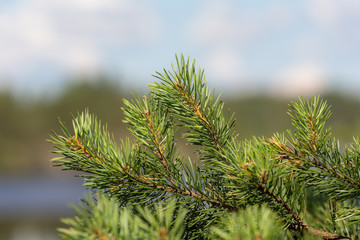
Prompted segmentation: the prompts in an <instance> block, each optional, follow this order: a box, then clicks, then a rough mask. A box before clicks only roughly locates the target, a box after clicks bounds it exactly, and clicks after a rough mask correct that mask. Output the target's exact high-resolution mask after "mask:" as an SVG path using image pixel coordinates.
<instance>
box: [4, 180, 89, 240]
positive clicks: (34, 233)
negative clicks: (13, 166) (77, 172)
mask: <svg viewBox="0 0 360 240" xmlns="http://www.w3.org/2000/svg"><path fill="white" fill-rule="evenodd" d="M85 192H86V189H85V187H83V186H82V179H81V178H69V179H64V178H55V177H49V176H30V177H26V178H15V177H0V239H4V240H5V239H6V240H20V239H24V240H45V239H46V240H48V239H50V240H51V239H58V237H57V233H56V228H57V227H59V226H60V222H59V219H60V218H62V217H69V216H72V215H73V211H72V210H71V208H70V207H69V203H78V202H79V199H81V198H82V197H83V196H84V193H85Z"/></svg>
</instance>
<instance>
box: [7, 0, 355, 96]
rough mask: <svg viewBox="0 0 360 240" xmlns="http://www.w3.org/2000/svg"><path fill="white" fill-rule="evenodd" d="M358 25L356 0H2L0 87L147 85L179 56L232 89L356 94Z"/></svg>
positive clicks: (221, 87) (43, 89)
mask: <svg viewBox="0 0 360 240" xmlns="http://www.w3.org/2000/svg"><path fill="white" fill-rule="evenodd" d="M359 25H360V1H358V0H342V1H338V0H302V1H285V0H284V1H281V0H267V1H264V0H263V1H243V0H233V1H232V0H207V1H205V0H198V1H191V0H181V1H178V0H174V1H167V0H153V1H145V0H51V1H47V0H0V91H1V90H10V91H13V92H15V93H17V94H20V95H21V94H24V93H30V94H34V95H39V94H43V93H49V92H50V93H51V92H53V91H54V90H56V89H61V88H62V87H63V86H64V85H65V84H68V83H69V82H70V81H77V79H80V78H81V76H96V75H99V74H104V75H108V76H111V77H113V78H114V79H119V81H120V82H121V86H122V87H123V88H124V89H128V90H129V91H135V90H141V89H146V87H147V83H150V82H152V81H154V80H155V79H154V78H153V77H152V76H151V75H152V74H154V73H155V71H162V69H163V68H170V66H171V62H173V61H174V60H175V54H181V53H183V54H184V55H185V56H190V58H194V59H196V63H197V65H198V66H200V67H201V68H204V69H205V76H206V79H207V81H208V83H209V85H210V87H212V88H216V89H217V90H218V91H222V92H224V93H226V94H232V95H247V94H251V93H268V94H272V95H275V96H285V97H288V96H294V95H311V94H317V93H322V92H326V91H330V90H340V91H343V92H345V93H348V94H353V95H357V93H358V92H359V91H360V44H359V42H360V28H359Z"/></svg>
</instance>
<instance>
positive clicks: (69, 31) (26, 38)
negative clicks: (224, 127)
mask: <svg viewBox="0 0 360 240" xmlns="http://www.w3.org/2000/svg"><path fill="white" fill-rule="evenodd" d="M359 24H360V1H357V0H343V1H337V0H304V1H285V0H283V1H282V0H276V1H275V0H268V1H235V0H233V1H231V0H208V1H205V0H199V1H190V0H182V1H166V0H153V1H145V0H71V1H70V0H52V1H46V0H0V239H9V240H20V239H21V240H23V239H25V240H26V239H31V240H40V239H47V240H48V239H58V237H57V234H56V230H55V229H56V228H57V227H59V226H62V225H61V223H60V222H59V219H60V218H61V217H67V216H72V215H73V212H72V211H71V209H70V208H69V207H68V203H76V202H78V201H79V199H80V198H81V197H82V196H83V194H84V193H85V192H86V189H85V188H84V187H82V180H81V179H79V178H75V177H74V175H75V173H69V172H63V171H60V169H57V168H52V167H50V161H49V160H50V159H51V158H52V157H55V156H53V155H52V154H51V153H50V151H51V150H52V146H51V143H49V142H47V141H46V139H49V134H50V133H51V130H54V131H57V132H59V125H58V117H60V118H61V119H62V120H64V121H65V122H66V123H67V124H68V126H71V125H70V124H71V117H70V116H71V113H74V114H76V113H77V112H78V111H82V110H83V109H85V108H89V109H90V111H91V112H94V113H95V114H96V115H97V116H98V117H99V118H100V119H101V120H102V121H103V122H107V123H108V125H109V128H110V130H111V131H112V132H114V133H115V136H116V137H117V138H121V137H124V136H125V135H128V131H127V130H126V126H125V125H124V124H123V123H122V112H121V106H122V99H123V98H131V93H132V92H138V93H139V94H144V93H146V91H147V83H150V82H152V81H154V80H155V79H154V78H153V77H151V75H152V74H154V73H155V71H162V69H163V68H169V67H170V66H171V62H172V61H174V60H175V57H174V56H175V54H181V53H183V54H184V55H185V56H190V57H191V58H195V59H196V61H197V64H198V66H201V67H202V68H204V69H205V75H206V79H207V80H208V83H209V85H210V87H212V88H215V89H216V92H218V93H220V92H222V93H223V95H222V98H223V101H224V102H225V104H226V105H225V106H226V109H227V108H230V109H231V110H232V111H235V112H236V118H237V125H236V127H237V131H238V133H239V135H240V138H241V139H246V138H250V137H251V136H253V135H255V136H271V135H272V133H274V132H279V131H283V130H285V129H287V128H291V125H290V122H289V118H288V117H287V114H286V111H287V109H288V103H289V101H290V100H293V99H296V98H297V97H298V96H300V95H302V96H312V95H317V94H320V96H321V97H322V98H324V99H326V100H327V101H328V102H329V104H330V105H332V110H333V116H332V118H331V119H330V121H329V124H328V125H329V126H330V127H332V128H333V135H334V136H335V137H338V138H339V139H340V142H341V144H343V145H344V144H346V143H349V142H350V141H351V140H352V136H358V135H359V134H360V98H359V94H358V92H359V91H360V44H359V42H360V28H359Z"/></svg>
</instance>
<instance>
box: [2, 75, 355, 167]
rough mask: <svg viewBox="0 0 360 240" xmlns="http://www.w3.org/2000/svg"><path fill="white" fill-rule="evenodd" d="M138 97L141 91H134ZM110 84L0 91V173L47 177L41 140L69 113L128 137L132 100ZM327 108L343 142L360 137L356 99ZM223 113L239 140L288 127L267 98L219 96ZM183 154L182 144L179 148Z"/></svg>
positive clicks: (280, 102) (277, 104) (283, 103)
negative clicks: (56, 91)
mask: <svg viewBox="0 0 360 240" xmlns="http://www.w3.org/2000/svg"><path fill="white" fill-rule="evenodd" d="M139 94H141V93H139ZM131 97H132V96H131V93H129V92H126V91H124V90H122V89H121V88H120V87H119V86H118V85H117V84H116V83H114V81H110V80H107V79H106V78H103V79H101V80H98V81H75V83H73V84H72V85H70V86H68V87H66V88H65V89H64V90H63V91H62V93H61V94H60V95H59V96H57V97H56V98H54V99H49V98H46V97H43V98H37V99H28V98H26V97H24V98H23V99H18V98H15V97H14V95H13V94H12V93H10V92H6V91H5V92H4V91H3V92H0V171H1V173H8V174H14V173H19V174H24V173H39V172H41V173H46V172H49V171H54V168H50V167H49V165H50V163H49V159H50V158H52V157H53V156H51V154H50V152H49V151H51V150H52V147H51V144H50V143H49V142H47V141H46V139H48V138H49V134H50V131H51V129H53V130H55V131H56V132H59V131H60V129H59V124H58V118H61V120H63V121H65V122H66V123H67V124H70V119H71V113H73V114H76V113H77V112H79V111H82V110H84V109H85V108H89V110H90V112H92V113H94V114H95V115H96V116H97V117H98V118H99V119H100V120H101V121H102V122H104V123H105V122H106V123H107V124H108V127H109V129H110V132H113V133H114V135H115V138H116V139H119V138H120V136H124V135H129V132H128V131H127V129H126V126H125V125H124V124H123V123H122V119H123V115H122V110H121V107H122V99H123V98H131ZM321 97H322V98H323V99H326V100H327V101H328V103H329V104H330V105H331V106H332V112H333V116H332V117H331V119H330V122H329V125H330V126H331V127H332V128H333V132H334V135H335V137H337V138H339V139H341V140H342V143H343V144H344V143H346V142H349V141H351V140H352V139H351V138H352V136H358V135H360V101H359V99H354V98H347V97H345V96H343V95H339V94H326V95H323V96H321ZM222 99H223V101H224V102H225V109H230V112H231V113H232V112H235V116H236V119H237V121H236V124H237V125H236V127H237V132H238V133H239V135H240V137H241V138H242V139H249V138H251V137H252V136H253V135H255V136H271V135H272V134H273V133H274V132H282V131H284V130H285V129H287V128H291V126H290V118H289V117H288V116H287V114H286V112H287V110H288V104H289V102H290V100H288V99H282V98H272V97H269V96H260V95H259V96H251V97H238V98H230V97H226V96H224V97H223V98H222ZM184 149H185V150H186V146H184Z"/></svg>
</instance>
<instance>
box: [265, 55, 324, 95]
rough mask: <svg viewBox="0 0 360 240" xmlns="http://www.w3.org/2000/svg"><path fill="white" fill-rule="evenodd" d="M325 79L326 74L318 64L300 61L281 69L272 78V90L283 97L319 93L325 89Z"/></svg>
mask: <svg viewBox="0 0 360 240" xmlns="http://www.w3.org/2000/svg"><path fill="white" fill-rule="evenodd" d="M326 80H327V79H326V74H325V73H324V70H323V68H322V67H320V66H319V64H317V63H313V62H302V63H299V64H294V65H291V66H288V67H287V68H285V69H284V70H283V71H281V72H280V73H279V74H278V75H277V77H276V78H275V79H274V85H273V86H272V91H273V93H275V94H276V95H277V96H283V97H292V96H298V95H304V96H309V95H314V94H319V93H322V92H324V91H325V90H326V89H327V81H326Z"/></svg>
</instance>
